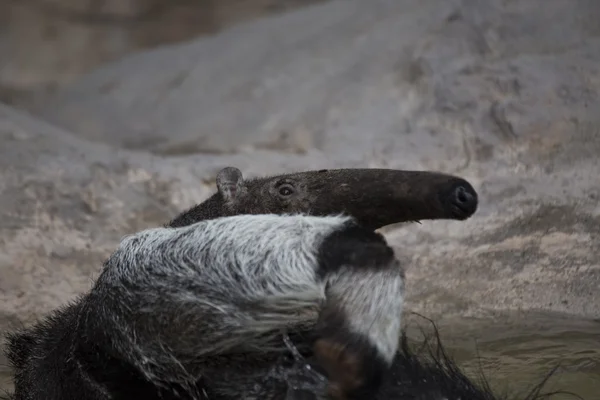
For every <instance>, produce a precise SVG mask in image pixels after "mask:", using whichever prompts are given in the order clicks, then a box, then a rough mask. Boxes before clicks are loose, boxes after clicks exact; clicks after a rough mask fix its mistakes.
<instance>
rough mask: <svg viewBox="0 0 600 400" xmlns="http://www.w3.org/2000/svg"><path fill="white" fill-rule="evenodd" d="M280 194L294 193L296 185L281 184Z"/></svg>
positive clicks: (289, 194)
mask: <svg viewBox="0 0 600 400" xmlns="http://www.w3.org/2000/svg"><path fill="white" fill-rule="evenodd" d="M279 194H280V195H282V196H286V197H287V196H291V195H292V194H294V187H293V186H292V185H289V184H285V185H281V186H279Z"/></svg>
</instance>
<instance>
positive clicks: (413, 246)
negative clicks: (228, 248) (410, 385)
mask: <svg viewBox="0 0 600 400" xmlns="http://www.w3.org/2000/svg"><path fill="white" fill-rule="evenodd" d="M598 21H600V6H599V5H598V3H597V2H596V1H594V0H588V1H585V0H552V1H547V0H521V1H519V0H514V1H500V0H487V1H483V0H481V1H475V0H471V1H468V0H464V1H448V0H424V1H421V2H414V1H408V0H406V1H405V0H387V1H385V0H369V1H364V0H363V1H361V0H340V1H331V2H328V3H325V4H322V5H317V6H311V7H308V8H306V9H303V10H297V11H293V12H290V13H288V14H285V15H280V16H276V17H273V18H268V19H261V20H257V21H255V22H252V23H248V24H243V25H239V26H237V27H234V28H231V29H229V30H227V31H224V32H222V33H220V34H218V35H215V36H213V37H209V38H204V39H199V40H195V41H192V42H189V43H186V44H181V45H176V46H168V47H165V48H162V49H159V50H153V51H149V52H144V53H140V54H137V55H134V56H131V57H127V58H125V59H123V60H122V61H120V62H117V63H112V64H110V65H106V66H105V67H103V68H101V69H98V70H97V71H95V72H93V73H91V74H89V75H87V76H84V77H83V78H82V79H81V80H80V81H78V82H76V83H75V84H74V85H73V86H71V87H68V88H66V89H65V90H64V91H62V92H60V93H59V94H58V95H57V96H56V97H55V98H53V99H50V100H49V101H48V102H45V103H44V104H38V105H37V106H36V107H35V108H33V109H32V110H33V112H34V113H39V115H40V116H41V117H42V119H45V120H47V121H51V122H52V123H54V124H55V125H56V126H60V127H61V128H60V129H59V128H56V127H55V126H50V125H49V124H47V123H45V122H42V121H41V120H40V119H36V118H35V117H33V116H31V115H28V114H25V113H22V112H19V111H17V110H15V109H11V108H8V107H2V108H0V146H1V147H0V185H1V188H0V189H1V190H0V204H1V205H2V208H1V212H2V222H1V223H0V271H1V273H2V280H1V281H0V316H2V315H3V318H4V317H5V320H6V321H13V320H17V319H20V320H23V321H27V320H30V319H31V318H34V317H36V316H40V315H41V314H43V313H45V312H47V311H49V310H50V309H52V308H54V307H56V306H57V305H59V304H64V303H65V302H66V301H68V300H70V299H72V298H73V297H74V296H75V295H76V294H77V293H80V292H82V291H84V290H86V289H87V288H88V287H89V286H90V283H91V279H93V277H94V276H96V275H97V273H98V271H99V269H100V268H101V262H102V259H103V258H104V257H105V256H106V255H107V254H108V253H109V252H110V251H111V250H112V249H114V248H115V246H116V244H117V242H118V240H119V238H120V237H121V236H122V235H124V234H126V233H129V232H131V231H134V230H137V229H141V228H143V227H146V226H156V225H159V224H161V223H164V222H166V221H167V220H168V219H169V218H170V217H171V216H172V215H174V213H175V212H176V211H178V210H182V209H184V208H186V207H187V206H189V205H191V204H193V203H194V202H198V201H201V200H203V199H204V198H205V197H206V196H207V195H208V194H209V193H210V191H211V190H212V186H211V184H212V182H211V180H212V179H214V174H215V173H216V171H217V170H218V169H219V168H221V167H223V166H226V165H235V166H237V167H239V168H241V169H242V171H244V173H245V175H248V176H251V175H255V174H268V173H275V172H277V173H278V172H285V171H292V170H303V169H313V168H331V167H389V168H404V169H433V170H439V171H444V172H448V173H455V174H459V175H461V176H464V177H466V178H467V179H469V180H471V181H472V182H473V184H474V185H475V186H476V188H477V189H478V191H479V192H480V193H481V208H480V210H479V211H478V213H477V214H476V216H475V217H474V218H472V219H471V220H469V221H467V222H448V221H437V222H424V223H423V224H421V225H417V224H412V225H407V226H400V227H391V228H389V229H385V232H386V235H387V237H388V238H389V240H390V242H391V243H392V244H393V245H394V246H395V247H396V249H397V251H398V253H399V254H401V256H402V257H403V258H404V259H405V261H406V266H407V278H408V280H409V282H408V284H407V288H408V292H409V293H408V294H409V298H408V306H409V309H410V310H414V311H418V312H422V313H426V314H427V315H428V316H431V317H435V316H439V315H442V314H445V315H446V316H450V315H459V314H460V315H462V316H467V317H469V316H482V315H487V314H490V313H495V312H500V311H504V310H532V311H533V310H536V311H551V312H559V313H567V314H570V315H572V316H579V317H586V318H600V264H599V262H598V260H599V256H600V244H599V243H600V242H599V241H598V234H599V233H600V232H599V231H600V228H599V226H600V207H599V205H598V197H599V196H600V189H599V188H600V185H599V184H600V177H599V172H600V160H599V158H598V154H600V132H599V130H600V113H599V112H598V110H599V109H600V108H599V107H600V102H599V98H598V96H599V95H598V93H599V92H598V91H599V89H600V22H598Z"/></svg>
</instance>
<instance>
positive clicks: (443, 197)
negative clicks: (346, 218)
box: [317, 169, 478, 229]
mask: <svg viewBox="0 0 600 400" xmlns="http://www.w3.org/2000/svg"><path fill="white" fill-rule="evenodd" d="M325 174H326V175H327V176H323V178H324V181H325V182H326V184H325V185H322V186H321V187H320V189H321V193H320V194H319V198H320V200H319V201H318V203H319V206H318V207H317V210H321V211H322V212H323V213H328V212H331V213H335V212H339V211H343V212H345V213H347V214H350V215H352V216H354V217H355V218H356V219H357V220H358V221H360V222H361V223H362V224H363V225H365V226H368V227H370V228H373V229H378V228H381V227H384V226H386V225H391V224H396V223H402V222H410V221H419V220H435V219H453V220H465V219H468V218H470V217H471V216H472V215H473V214H474V213H475V212H476V211H477V206H478V195H477V192H476V190H475V189H474V188H473V186H472V185H471V184H470V183H469V182H468V181H467V180H466V179H464V178H461V177H458V176H453V175H448V174H443V173H439V172H432V171H403V170H393V169H340V170H328V171H326V172H325ZM321 183H322V182H321Z"/></svg>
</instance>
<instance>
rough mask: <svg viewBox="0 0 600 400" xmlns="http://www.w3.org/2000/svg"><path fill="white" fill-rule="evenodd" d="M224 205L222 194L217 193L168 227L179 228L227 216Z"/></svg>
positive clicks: (177, 218) (181, 215)
mask: <svg viewBox="0 0 600 400" xmlns="http://www.w3.org/2000/svg"><path fill="white" fill-rule="evenodd" d="M223 203H224V202H223V199H222V196H221V194H220V193H218V192H217V193H215V194H213V195H212V196H210V197H209V198H208V199H207V200H205V201H204V202H202V203H200V204H198V205H196V206H194V207H192V208H190V209H189V210H187V211H185V212H182V213H181V214H179V215H178V216H177V217H175V218H174V219H173V220H172V221H171V222H169V223H168V224H166V227H168V228H178V227H182V226H187V225H191V224H194V223H196V222H200V221H205V220H209V219H215V218H219V217H224V216H227V215H228V213H227V210H226V208H225V207H224V204H223Z"/></svg>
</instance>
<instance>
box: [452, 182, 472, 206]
mask: <svg viewBox="0 0 600 400" xmlns="http://www.w3.org/2000/svg"><path fill="white" fill-rule="evenodd" d="M470 197H472V196H470V195H469V194H468V193H467V192H466V191H465V188H464V187H462V186H459V187H458V188H457V189H456V200H458V202H459V203H468V202H469V198H470Z"/></svg>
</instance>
